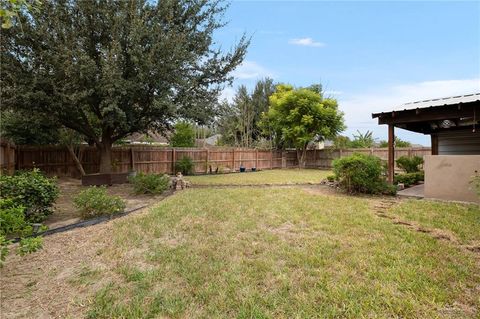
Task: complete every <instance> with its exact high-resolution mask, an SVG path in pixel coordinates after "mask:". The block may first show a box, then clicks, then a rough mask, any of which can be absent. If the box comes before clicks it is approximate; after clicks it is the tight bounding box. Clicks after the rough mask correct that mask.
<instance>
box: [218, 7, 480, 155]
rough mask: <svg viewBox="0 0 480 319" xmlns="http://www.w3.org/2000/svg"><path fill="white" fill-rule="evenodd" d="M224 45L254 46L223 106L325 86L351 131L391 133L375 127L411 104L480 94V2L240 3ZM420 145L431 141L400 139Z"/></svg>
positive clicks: (414, 136) (230, 13)
mask: <svg viewBox="0 0 480 319" xmlns="http://www.w3.org/2000/svg"><path fill="white" fill-rule="evenodd" d="M224 20H225V21H226V22H228V25H227V26H225V27H224V28H222V29H220V30H219V31H217V33H216V34H215V40H216V42H217V45H219V46H221V47H222V49H225V50H228V49H230V48H231V47H232V45H233V44H234V43H236V42H237V41H238V40H239V39H240V37H241V36H242V34H244V33H245V34H246V35H247V36H251V44H250V47H249V49H248V53H247V55H246V57H245V60H244V62H243V64H242V65H241V66H240V67H238V68H237V70H236V71H235V72H234V75H235V81H234V84H233V86H232V87H227V88H226V89H225V90H224V92H223V94H222V97H223V98H227V99H231V98H232V97H233V96H234V93H235V88H236V87H238V86H239V85H241V84H244V85H246V86H247V88H249V89H250V90H251V89H253V87H254V86H255V83H256V81H257V80H258V79H261V78H264V77H266V76H268V77H271V78H273V79H274V80H275V82H279V83H290V84H292V85H294V86H308V85H310V84H313V83H321V84H322V85H323V87H324V90H325V92H326V94H327V95H328V96H330V97H334V98H336V99H337V100H338V103H339V108H340V109H341V110H342V111H343V112H344V113H345V122H346V125H347V130H346V131H345V132H343V133H342V134H343V135H347V136H350V137H351V136H352V134H354V133H355V132H356V131H357V130H360V131H361V132H365V131H367V130H370V131H373V133H374V136H375V137H377V138H378V139H379V140H384V139H386V137H387V127H386V126H380V125H378V124H377V122H376V120H373V119H372V118H371V114H372V113H374V112H381V111H389V110H392V109H394V108H396V107H398V106H400V105H401V104H403V103H406V102H413V101H418V100H423V99H430V98H438V97H447V96H455V95H460V94H469V93H474V92H480V1H471V2H458V1H455V2H454V1H450V2H446V1H435V2H434V1H428V2H418V1H402V2H392V1H374V2H363V1H345V2H343V1H342V2H338V1H335V2H326V1H233V2H231V4H230V7H229V8H228V10H227V12H226V14H225V17H224ZM396 133H397V135H398V136H399V137H400V138H402V139H406V140H409V141H411V142H413V143H417V144H422V145H425V146H428V145H430V137H429V136H428V135H426V136H425V135H422V134H418V133H412V132H408V131H405V130H400V129H397V132H396Z"/></svg>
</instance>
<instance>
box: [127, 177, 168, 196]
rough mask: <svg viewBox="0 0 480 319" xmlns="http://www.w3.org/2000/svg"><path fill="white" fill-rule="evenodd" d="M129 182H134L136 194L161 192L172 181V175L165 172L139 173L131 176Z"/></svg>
mask: <svg viewBox="0 0 480 319" xmlns="http://www.w3.org/2000/svg"><path fill="white" fill-rule="evenodd" d="M129 182H130V183H132V184H133V191H134V192H135V193H136V194H161V193H163V192H164V191H165V190H166V189H167V188H168V184H169V183H170V177H168V175H163V174H144V173H138V174H137V175H136V176H134V177H131V178H130V179H129Z"/></svg>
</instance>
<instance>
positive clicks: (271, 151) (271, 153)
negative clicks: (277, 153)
mask: <svg viewBox="0 0 480 319" xmlns="http://www.w3.org/2000/svg"><path fill="white" fill-rule="evenodd" d="M270 169H273V150H270Z"/></svg>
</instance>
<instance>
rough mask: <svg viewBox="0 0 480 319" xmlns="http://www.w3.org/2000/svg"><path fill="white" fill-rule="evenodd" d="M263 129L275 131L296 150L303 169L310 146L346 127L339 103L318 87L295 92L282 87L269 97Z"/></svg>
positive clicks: (292, 89) (330, 137)
mask: <svg viewBox="0 0 480 319" xmlns="http://www.w3.org/2000/svg"><path fill="white" fill-rule="evenodd" d="M263 127H264V128H269V129H271V130H273V131H275V132H276V135H277V136H278V138H279V139H280V140H282V141H283V142H284V144H285V145H292V146H293V147H295V148H296V149H297V151H298V154H299V156H298V157H299V163H300V166H303V165H304V163H305V154H306V149H307V146H308V143H309V142H311V141H323V140H325V139H332V138H334V137H335V136H336V135H337V134H338V133H339V132H341V131H342V130H343V129H344V128H345V125H344V122H343V113H342V112H340V111H339V110H338V105H337V101H336V100H335V99H325V98H323V94H322V91H321V88H319V87H318V86H315V89H310V88H299V89H295V88H293V87H292V86H291V85H286V84H281V85H278V86H277V89H276V92H275V93H274V94H272V95H271V96H270V107H269V109H268V112H267V113H265V114H264V117H263Z"/></svg>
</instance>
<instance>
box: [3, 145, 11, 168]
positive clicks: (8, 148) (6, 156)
mask: <svg viewBox="0 0 480 319" xmlns="http://www.w3.org/2000/svg"><path fill="white" fill-rule="evenodd" d="M4 155H5V159H6V161H5V162H6V165H7V170H6V171H7V174H11V172H10V142H7V147H6V148H5V154H4Z"/></svg>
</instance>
